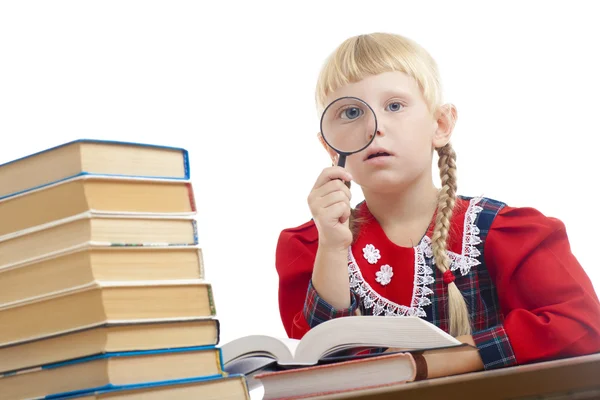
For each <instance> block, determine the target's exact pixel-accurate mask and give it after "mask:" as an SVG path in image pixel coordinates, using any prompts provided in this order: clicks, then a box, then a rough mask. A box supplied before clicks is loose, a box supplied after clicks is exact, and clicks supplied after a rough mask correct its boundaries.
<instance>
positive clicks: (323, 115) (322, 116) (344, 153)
mask: <svg viewBox="0 0 600 400" xmlns="http://www.w3.org/2000/svg"><path fill="white" fill-rule="evenodd" d="M343 99H353V100H358V101H360V102H361V103H363V104H364V105H366V106H367V107H369V110H371V113H372V114H373V118H375V129H374V130H373V136H371V140H369V141H368V142H367V144H365V145H364V146H363V147H361V148H360V149H358V150H354V151H350V152H348V151H341V150H339V149H336V148H335V147H333V146H332V145H331V143H329V142H328V141H327V138H326V137H325V134H324V133H323V118H324V117H325V114H326V113H327V110H328V109H329V107H331V106H332V105H333V104H334V103H336V102H338V101H339V100H343ZM319 131H320V132H321V137H323V140H324V141H325V143H327V145H328V146H329V147H331V148H332V149H334V150H335V151H336V152H337V153H338V154H339V155H343V156H349V155H351V154H354V153H359V152H361V151H363V150H364V149H366V148H367V147H369V145H370V144H371V143H372V142H373V140H374V139H375V134H376V133H377V115H375V111H373V109H372V108H371V106H370V105H369V104H368V103H367V102H366V101H364V100H363V99H360V98H358V97H354V96H344V97H340V98H338V99H335V100H333V101H332V102H331V103H329V105H328V106H327V107H325V110H323V113H322V114H321V121H320V122H319Z"/></svg>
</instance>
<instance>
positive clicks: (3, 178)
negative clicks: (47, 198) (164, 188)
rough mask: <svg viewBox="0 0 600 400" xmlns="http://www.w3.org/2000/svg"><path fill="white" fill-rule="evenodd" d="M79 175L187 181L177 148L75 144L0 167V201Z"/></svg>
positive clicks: (185, 154) (187, 171)
mask: <svg viewBox="0 0 600 400" xmlns="http://www.w3.org/2000/svg"><path fill="white" fill-rule="evenodd" d="M80 175H98V176H128V177H136V178H148V179H157V178H159V179H181V180H188V179H189V178H190V165H189V157H188V152H187V150H185V149H182V148H177V147H168V146H160V145H151V144H142V143H129V142H119V141H108V140H95V139H80V140H75V141H72V142H69V143H65V144H62V145H59V146H56V147H52V148H50V149H46V150H43V151H40V152H37V153H34V154H31V155H28V156H25V157H22V158H19V159H16V160H14V161H10V162H8V163H5V164H2V165H0V199H2V198H5V197H10V196H14V195H16V194H20V193H23V192H27V191H29V190H32V189H37V188H40V187H44V186H46V185H50V184H53V183H56V182H60V181H62V180H65V179H69V178H73V177H76V176H80Z"/></svg>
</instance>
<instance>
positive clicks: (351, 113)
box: [341, 107, 363, 119]
mask: <svg viewBox="0 0 600 400" xmlns="http://www.w3.org/2000/svg"><path fill="white" fill-rule="evenodd" d="M362 112H363V111H362V110H361V109H360V108H358V107H348V108H346V109H345V110H342V113H341V115H342V118H344V119H356V118H358V117H360V116H361V115H362Z"/></svg>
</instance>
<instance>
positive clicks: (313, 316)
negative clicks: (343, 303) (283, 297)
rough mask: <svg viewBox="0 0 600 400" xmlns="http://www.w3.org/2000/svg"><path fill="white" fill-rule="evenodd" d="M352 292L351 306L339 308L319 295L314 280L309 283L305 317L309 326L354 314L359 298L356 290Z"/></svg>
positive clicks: (305, 302)
mask: <svg viewBox="0 0 600 400" xmlns="http://www.w3.org/2000/svg"><path fill="white" fill-rule="evenodd" d="M350 293H351V303H350V307H348V308H345V309H342V310H338V309H336V308H334V307H333V306H331V305H330V304H329V303H327V302H326V301H325V300H323V299H322V298H321V296H319V293H317V291H316V290H315V288H314V286H313V284H312V280H311V281H310V282H309V284H308V290H307V291H306V300H305V301H304V309H303V313H304V318H306V322H308V326H310V327H311V328H314V327H315V326H317V325H319V324H320V323H323V322H325V321H328V320H330V319H333V318H339V317H348V316H350V315H354V314H355V312H356V309H357V308H358V302H359V298H358V295H357V294H356V293H354V292H352V291H351V292H350Z"/></svg>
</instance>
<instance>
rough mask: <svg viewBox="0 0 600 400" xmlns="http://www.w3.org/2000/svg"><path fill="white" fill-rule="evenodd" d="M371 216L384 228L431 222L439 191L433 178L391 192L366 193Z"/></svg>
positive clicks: (420, 180)
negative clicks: (424, 221)
mask: <svg viewBox="0 0 600 400" xmlns="http://www.w3.org/2000/svg"><path fill="white" fill-rule="evenodd" d="M364 196H365V201H366V203H367V206H368V207H369V211H370V212H371V214H372V215H373V216H374V217H375V218H376V219H377V221H378V222H379V224H380V225H381V226H382V227H386V226H410V225H413V224H415V223H419V222H421V221H423V220H426V221H430V220H431V218H432V217H433V213H434V212H435V210H436V207H437V198H438V189H437V188H436V187H435V185H434V184H433V181H432V180H431V178H429V179H419V180H417V181H415V182H413V183H412V184H411V185H407V186H405V187H402V188H399V189H398V190H397V191H391V192H385V193H381V192H373V191H364Z"/></svg>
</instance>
